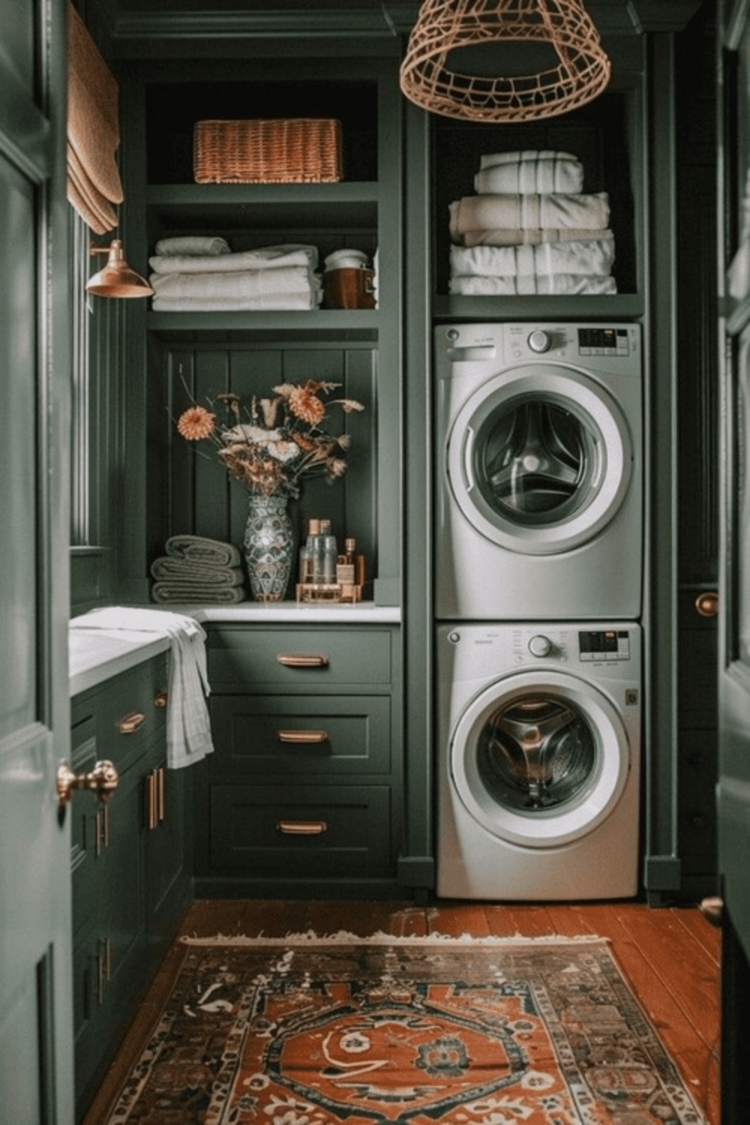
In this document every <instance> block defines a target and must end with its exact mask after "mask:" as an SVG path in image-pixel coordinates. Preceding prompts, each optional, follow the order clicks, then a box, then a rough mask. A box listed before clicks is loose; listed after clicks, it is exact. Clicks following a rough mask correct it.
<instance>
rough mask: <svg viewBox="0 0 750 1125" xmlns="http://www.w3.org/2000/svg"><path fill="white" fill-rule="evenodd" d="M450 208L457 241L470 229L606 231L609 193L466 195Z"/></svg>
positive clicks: (451, 224)
mask: <svg viewBox="0 0 750 1125" xmlns="http://www.w3.org/2000/svg"><path fill="white" fill-rule="evenodd" d="M449 207H450V231H451V236H452V238H453V241H454V242H458V241H459V240H460V236H461V235H462V234H463V233H464V232H465V231H469V230H485V229H486V230H496V229H498V228H499V227H505V228H508V227H514V228H521V229H524V230H525V229H526V228H530V229H533V230H536V229H538V228H540V227H565V228H568V227H584V228H585V229H587V230H592V229H593V230H603V229H604V228H605V227H608V226H609V196H608V195H607V193H606V192H603V191H602V192H597V193H596V194H595V195H575V194H574V195H558V194H556V193H552V194H551V195H540V194H539V193H535V194H529V195H512V194H508V195H467V196H465V197H464V198H463V199H458V200H455V201H454V202H453V203H451V204H450V205H449Z"/></svg>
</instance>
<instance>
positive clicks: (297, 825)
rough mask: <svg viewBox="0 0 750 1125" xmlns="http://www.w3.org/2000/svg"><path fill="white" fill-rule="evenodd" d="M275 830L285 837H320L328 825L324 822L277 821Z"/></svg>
mask: <svg viewBox="0 0 750 1125" xmlns="http://www.w3.org/2000/svg"><path fill="white" fill-rule="evenodd" d="M276 828H277V830H278V831H279V832H283V834H284V835H285V836H322V835H323V833H324V832H327V831H328V824H327V823H326V821H325V820H277V821H276Z"/></svg>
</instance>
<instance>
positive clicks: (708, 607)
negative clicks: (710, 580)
mask: <svg viewBox="0 0 750 1125" xmlns="http://www.w3.org/2000/svg"><path fill="white" fill-rule="evenodd" d="M695 608H696V611H697V612H698V613H699V614H700V615H701V617H716V614H717V613H718V612H719V595H718V594H716V593H714V592H713V591H710V592H709V591H705V592H704V593H702V594H698V597H697V598H696V599H695Z"/></svg>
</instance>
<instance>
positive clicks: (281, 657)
mask: <svg viewBox="0 0 750 1125" xmlns="http://www.w3.org/2000/svg"><path fill="white" fill-rule="evenodd" d="M391 676H392V654H391V633H390V631H389V630H387V629H375V628H367V629H328V628H326V629H308V630H306V629H299V628H297V629H288V628H277V629H274V628H264V629H255V628H248V627H247V626H233V627H222V628H220V629H211V631H210V633H209V638H208V679H209V683H210V684H211V690H212V691H214V692H216V691H220V692H226V691H235V692H236V691H256V690H261V691H262V690H266V691H267V690H272V689H277V690H278V688H279V687H283V688H284V690H285V691H294V692H296V691H302V692H313V691H320V690H321V689H322V690H326V688H327V687H328V686H329V685H330V686H331V687H342V686H344V685H354V686H360V687H364V686H365V685H367V686H368V687H369V686H372V685H375V684H380V685H390V683H391Z"/></svg>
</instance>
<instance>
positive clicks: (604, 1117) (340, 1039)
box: [108, 935, 705, 1125]
mask: <svg viewBox="0 0 750 1125" xmlns="http://www.w3.org/2000/svg"><path fill="white" fill-rule="evenodd" d="M186 940H187V942H188V947H187V951H186V956H185V959H184V962H183V964H182V968H181V970H180V973H179V976H178V978H177V980H176V982H175V985H174V988H173V990H172V994H171V996H170V998H169V1000H168V1002H167V1004H166V1006H165V1008H164V1010H163V1012H162V1015H161V1018H160V1020H159V1022H158V1025H157V1026H156V1027H155V1028H154V1031H153V1034H152V1035H151V1038H150V1041H149V1042H148V1044H147V1046H146V1047H145V1049H144V1050H143V1052H142V1054H141V1056H140V1058H139V1059H138V1061H137V1063H136V1064H135V1066H134V1067H133V1069H132V1071H131V1072H130V1075H129V1077H128V1079H127V1081H126V1083H125V1085H124V1087H123V1088H122V1090H121V1092H120V1095H119V1097H118V1100H117V1102H116V1105H115V1107H114V1109H113V1111H112V1112H111V1114H110V1116H109V1118H108V1125H122V1123H124V1122H128V1123H138V1125H190V1123H193V1122H195V1123H196V1125H197V1123H201V1125H249V1123H252V1125H261V1123H267V1125H657V1123H658V1125H702V1123H704V1121H705V1119H704V1117H703V1115H702V1114H701V1112H700V1110H699V1109H698V1108H697V1107H696V1105H695V1103H694V1102H693V1101H692V1099H691V1097H690V1095H689V1093H688V1092H687V1090H686V1088H685V1086H684V1084H683V1082H682V1080H681V1078H680V1076H679V1074H678V1072H677V1069H676V1068H675V1066H674V1064H673V1062H672V1061H671V1059H670V1058H669V1056H668V1055H667V1053H666V1051H665V1050H664V1048H663V1047H662V1045H661V1043H660V1042H659V1039H658V1038H657V1036H656V1034H655V1032H654V1029H653V1027H652V1026H651V1024H650V1023H649V1021H648V1020H647V1018H646V1016H645V1015H644V1013H643V1011H642V1010H641V1008H640V1007H639V1005H638V1003H637V1001H636V1000H635V998H634V996H633V994H632V993H631V991H630V989H629V988H628V986H627V984H626V983H625V981H624V979H623V977H622V975H621V973H620V971H619V969H618V967H617V965H616V964H615V962H614V960H613V958H612V955H611V953H610V951H609V948H608V945H607V943H606V942H605V941H602V940H599V939H591V940H589V939H581V940H570V939H567V940H564V939H558V940H549V939H541V940H539V939H537V940H531V939H520V938H519V939H510V940H507V939H474V940H472V939H463V940H462V939H451V938H437V939H406V938H404V939H401V938H391V937H387V936H385V935H378V936H376V937H373V938H365V939H363V938H357V937H354V936H352V935H340V936H339V937H337V938H322V939H321V938H317V937H315V936H314V935H296V936H294V937H289V938H286V939H284V940H271V939H269V940H267V941H264V940H263V939H262V938H261V939H257V940H247V941H246V942H244V943H242V944H237V939H225V940H224V939H214V940H213V941H208V940H207V939H186ZM239 940H240V941H241V940H242V939H239Z"/></svg>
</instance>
